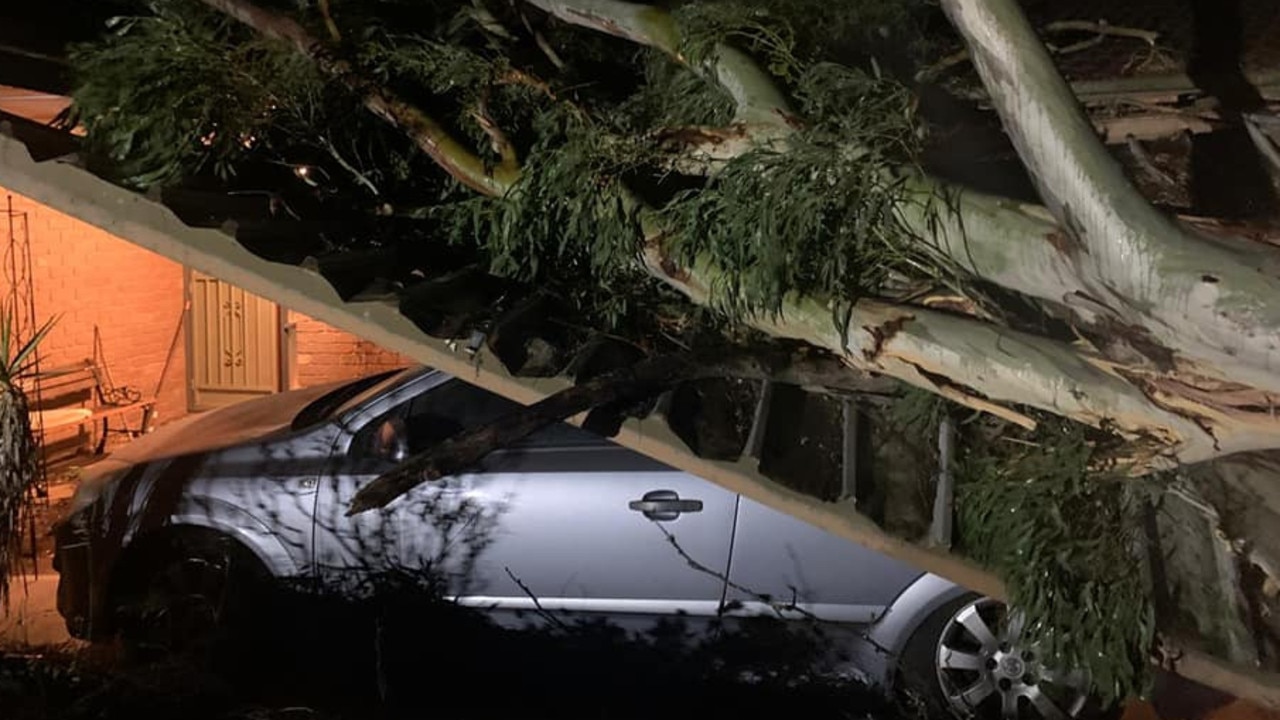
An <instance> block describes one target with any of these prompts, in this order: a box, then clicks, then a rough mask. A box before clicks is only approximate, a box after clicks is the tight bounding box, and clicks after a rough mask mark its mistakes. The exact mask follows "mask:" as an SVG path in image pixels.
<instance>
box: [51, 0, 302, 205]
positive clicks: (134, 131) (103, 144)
mask: <svg viewBox="0 0 1280 720" xmlns="http://www.w3.org/2000/svg"><path fill="white" fill-rule="evenodd" d="M151 8H152V10H153V11H154V12H153V14H147V15H139V16H135V17H119V18H116V19H115V20H114V21H113V23H112V28H111V32H110V34H109V35H107V36H106V37H105V38H104V39H103V40H102V41H101V42H98V43H94V44H91V45H79V46H75V47H73V48H72V49H71V53H70V58H71V62H72V65H73V66H74V68H75V70H76V78H77V83H76V85H75V87H74V89H73V91H72V97H73V99H74V117H73V120H74V121H77V122H80V123H82V124H83V125H84V127H85V129H86V131H87V135H88V141H89V143H90V148H91V150H93V151H95V152H96V153H97V154H98V155H100V156H101V157H104V158H106V159H107V160H108V161H109V162H110V163H111V170H112V172H113V173H114V174H115V175H116V176H118V177H119V178H121V179H122V180H123V181H125V182H127V183H129V184H131V185H136V186H142V187H145V186H149V185H152V184H155V183H158V182H162V181H166V180H170V179H172V178H174V177H177V176H179V175H183V174H187V173H191V172H195V171H197V170H199V169H201V168H203V167H204V166H205V165H207V164H209V165H212V166H213V169H214V170H215V171H217V172H218V173H219V174H220V175H224V176H225V175H228V174H230V173H232V172H233V171H234V168H235V162H236V160H238V159H239V158H241V157H243V156H244V155H245V153H246V152H247V151H248V150H250V149H251V148H253V147H254V146H255V145H256V144H257V143H258V142H260V141H261V139H262V135H264V134H265V133H267V132H269V131H270V130H271V129H272V128H273V127H274V126H275V125H276V124H277V123H278V122H279V117H278V116H279V110H280V108H281V106H283V105H291V104H295V103H299V102H310V101H311V100H310V99H311V98H314V97H315V96H316V95H317V94H318V93H319V92H320V90H321V87H322V80H321V78H320V77H319V75H318V73H317V71H316V69H315V67H314V65H313V64H312V63H311V62H310V61H309V60H308V59H306V58H304V57H302V56H301V55H299V54H298V53H296V52H293V51H292V50H291V49H290V48H287V47H285V46H283V45H281V44H280V43H277V42H274V41H270V40H264V39H261V38H260V37H258V36H256V35H254V34H252V33H250V32H248V31H246V30H245V29H243V28H242V27H241V26H239V25H238V24H236V23H235V22H234V21H232V20H230V19H228V18H226V17H224V16H222V15H220V14H218V13H216V12H214V11H212V10H209V9H207V8H204V7H203V6H201V5H200V4H199V3H190V2H172V1H169V0H157V2H154V3H152V4H151Z"/></svg>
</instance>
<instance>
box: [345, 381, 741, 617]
mask: <svg viewBox="0 0 1280 720" xmlns="http://www.w3.org/2000/svg"><path fill="white" fill-rule="evenodd" d="M517 408H518V406H517V405H515V404H514V403H512V402H510V401H508V400H505V399H504V398H501V397H500V396H497V395H494V394H492V393H488V392H486V391H484V390H481V389H479V388H476V387H474V386H471V385H468V384H466V383H463V382H461V381H458V380H452V379H450V380H448V381H446V382H444V383H442V384H440V385H439V386H437V387H434V388H431V389H430V390H428V391H426V392H424V393H422V394H420V395H419V396H417V397H415V398H413V399H412V400H411V401H409V402H407V403H403V404H402V405H401V406H399V407H398V408H396V409H395V410H393V411H391V412H389V413H386V414H384V415H383V416H380V417H379V418H376V419H374V420H373V421H372V422H370V423H369V424H368V425H366V426H365V427H362V428H360V429H359V430H358V431H357V433H356V434H357V438H356V439H355V440H354V441H353V442H352V444H351V451H350V452H349V453H348V457H345V458H343V459H342V460H341V465H342V470H340V471H339V472H338V473H335V478H334V481H333V482H330V483H328V485H329V487H331V488H333V493H334V496H333V497H332V498H331V499H324V500H323V502H325V503H326V504H327V503H330V502H332V503H336V504H338V505H342V506H345V504H346V503H348V502H349V500H350V496H351V495H353V494H354V492H355V491H357V490H358V489H359V487H361V486H363V484H364V483H367V482H369V481H371V480H372V479H373V477H374V476H376V474H378V473H380V472H383V471H385V470H386V469H389V468H390V467H392V466H394V461H393V460H388V459H385V458H384V459H378V458H377V457H376V455H377V453H376V452H371V451H370V450H369V449H368V447H369V443H370V442H371V441H369V440H366V439H365V438H369V437H373V436H375V435H376V434H377V433H376V431H375V430H372V429H371V428H380V427H385V424H386V423H390V424H392V425H395V424H396V423H399V424H400V425H399V427H400V428H401V430H402V431H403V432H404V433H405V435H406V437H407V443H408V446H409V448H408V449H409V451H410V452H420V451H422V450H424V449H427V448H429V447H431V446H432V445H433V444H434V443H437V442H439V441H440V440H441V439H443V438H445V437H448V436H449V435H452V434H453V433H455V432H457V431H458V430H459V429H462V428H465V427H475V426H477V425H478V424H481V423H484V422H487V421H490V420H492V419H494V418H496V417H499V416H501V415H503V414H505V413H508V412H511V411H512V410H514V409H517ZM735 508H736V496H735V495H734V494H733V493H730V492H728V491H726V490H723V489H721V488H719V487H718V486H716V485H713V484H712V483H709V482H706V481H704V480H701V479H699V478H695V477H692V476H689V475H686V474H683V473H680V472H676V471H674V470H672V469H670V468H667V467H666V466H663V465H661V464H658V463H655V462H653V461H651V460H649V459H647V458H644V457H642V456H639V455H637V454H635V453H632V452H630V451H627V450H625V449H623V448H620V447H618V446H616V445H614V444H613V443H610V442H608V441H605V440H602V439H600V438H598V437H597V436H594V435H591V434H589V433H586V432H584V431H581V430H579V429H576V428H573V427H570V426H568V425H563V424H560V425H556V426H553V427H551V428H548V429H546V430H544V431H542V432H540V433H537V434H536V435H535V436H533V437H531V438H529V439H528V440H527V441H525V442H523V443H521V444H519V445H518V446H516V447H512V448H508V449H505V450H502V451H499V452H495V453H493V454H491V455H490V456H489V457H488V458H486V459H485V461H484V462H483V463H481V465H480V466H479V467H477V468H475V469H474V470H473V471H471V472H468V473H463V474H459V475H456V476H454V477H450V478H446V479H443V480H441V481H437V482H433V483H427V484H423V485H420V486H419V487H418V488H416V489H414V490H413V491H412V492H410V493H409V494H407V495H406V496H404V497H402V498H400V499H398V500H396V501H395V502H393V503H392V504H391V505H389V506H388V507H387V508H385V509H384V510H383V511H381V512H380V513H379V512H377V511H375V512H372V513H366V514H362V515H357V516H355V518H352V519H349V521H350V523H351V525H350V526H349V527H347V528H346V531H345V535H346V537H347V538H348V542H347V545H348V546H353V547H355V548H356V552H355V553H351V552H347V553H346V554H345V557H346V558H347V561H348V562H351V561H360V562H363V561H368V562H369V565H370V566H371V567H373V568H378V569H384V570H393V571H394V572H396V573H397V574H399V575H401V576H409V577H417V578H420V579H422V580H424V581H425V582H430V583H435V584H436V587H438V588H440V589H442V590H444V591H445V592H446V594H448V595H450V596H452V597H455V598H457V600H458V601H459V602H460V603H462V604H465V605H470V606H474V607H478V608H484V609H486V610H488V611H490V612H492V613H493V616H494V618H495V619H497V620H499V621H501V622H504V623H508V624H522V623H524V622H525V621H538V620H539V619H540V618H542V617H543V615H542V614H543V613H569V614H576V615H578V616H583V617H596V618H599V617H604V618H608V619H609V620H610V621H611V622H616V623H618V624H621V625H624V626H626V627H628V628H631V629H638V628H640V627H643V626H645V625H648V624H650V623H652V622H653V621H654V620H656V619H658V618H662V617H668V616H677V615H679V616H682V617H684V618H685V619H686V620H687V622H688V624H689V625H690V627H691V629H695V630H701V629H705V628H706V627H708V626H709V624H708V622H707V621H709V620H711V619H713V618H715V617H716V616H717V614H718V611H719V609H720V603H721V601H722V599H723V593H724V576H725V573H726V572H727V570H728V564H729V549H730V545H731V538H732V534H733V522H734V513H735ZM365 548H367V549H369V550H370V552H366V551H365V550H364V549H365ZM360 555H363V556H364V557H363V558H362V559H357V556H360ZM691 559H692V560H693V561H694V562H691ZM695 565H696V567H695Z"/></svg>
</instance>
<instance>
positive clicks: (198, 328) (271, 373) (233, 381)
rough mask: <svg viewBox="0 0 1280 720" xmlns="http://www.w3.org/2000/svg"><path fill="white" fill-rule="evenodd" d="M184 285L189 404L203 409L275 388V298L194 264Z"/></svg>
mask: <svg viewBox="0 0 1280 720" xmlns="http://www.w3.org/2000/svg"><path fill="white" fill-rule="evenodd" d="M187 288H188V297H189V298H190V300H191V305H190V322H189V323H188V325H187V327H188V328H189V335H188V348H189V352H188V354H187V358H188V363H187V365H188V368H189V369H188V373H189V375H190V378H191V384H190V388H191V397H190V400H191V408H192V409H193V410H206V409H209V408H214V407H220V406H223V405H230V404H232V403H235V402H239V401H241V400H247V399H249V398H254V397H258V396H261V395H270V394H271V393H274V392H277V391H278V390H280V313H279V309H278V308H277V306H276V304H275V303H273V302H271V301H270V300H266V299H263V298H261V297H258V296H257V295H254V294H252V293H249V292H246V291H244V290H242V289H240V288H238V287H236V286H234V285H231V284H230V283H226V282H223V281H221V280H218V279H217V278H214V277H210V276H208V275H203V274H201V273H198V272H195V271H194V270H193V271H190V273H189V274H188V280H187Z"/></svg>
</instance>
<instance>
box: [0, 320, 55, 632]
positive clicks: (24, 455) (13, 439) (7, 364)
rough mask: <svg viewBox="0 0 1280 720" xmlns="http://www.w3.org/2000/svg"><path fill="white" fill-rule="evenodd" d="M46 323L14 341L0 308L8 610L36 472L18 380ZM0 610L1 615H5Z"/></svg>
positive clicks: (4, 602)
mask: <svg viewBox="0 0 1280 720" xmlns="http://www.w3.org/2000/svg"><path fill="white" fill-rule="evenodd" d="M54 322H55V319H50V320H49V321H48V322H46V323H45V324H44V325H42V326H40V327H39V328H37V329H36V331H35V332H34V333H32V335H31V337H29V338H27V339H26V340H24V341H22V342H21V343H19V342H17V340H18V338H16V337H15V325H14V311H13V308H11V307H9V306H3V307H0V606H2V607H3V608H4V610H3V611H7V609H8V605H9V575H10V573H11V571H12V570H13V561H14V557H15V555H14V551H15V549H16V548H17V535H18V531H19V525H18V521H19V518H20V516H21V513H22V505H23V502H24V501H25V500H26V496H27V491H28V489H29V488H30V486H31V483H32V481H34V480H35V477H36V470H37V464H36V463H37V455H36V442H35V438H34V437H33V436H32V434H31V418H30V414H29V413H28V406H27V399H26V396H25V395H24V394H23V391H22V388H20V387H18V385H17V381H18V380H19V379H21V378H22V376H23V375H25V374H26V373H27V372H28V370H29V369H30V368H31V364H32V361H33V360H34V357H33V355H34V353H35V351H36V348H37V347H38V346H39V345H40V343H41V342H42V341H43V340H44V338H45V336H46V335H48V334H49V330H50V329H52V327H53V324H54ZM3 611H0V612H3Z"/></svg>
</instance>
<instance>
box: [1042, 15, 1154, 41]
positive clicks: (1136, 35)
mask: <svg viewBox="0 0 1280 720" xmlns="http://www.w3.org/2000/svg"><path fill="white" fill-rule="evenodd" d="M1043 29H1044V32H1051V33H1056V32H1090V33H1095V34H1097V35H1099V36H1105V35H1110V36H1112V37H1127V38H1133V39H1135V40H1141V41H1143V42H1145V43H1146V44H1148V45H1151V46H1153V47H1154V46H1155V44H1156V41H1157V40H1159V39H1160V33H1158V32H1156V31H1155V30H1143V29H1142V28H1134V27H1125V26H1123V25H1112V24H1111V23H1109V22H1107V21H1106V20H1099V21H1097V22H1094V21H1092V20H1056V21H1054V22H1051V23H1049V24H1048V25H1045V26H1044V28H1043Z"/></svg>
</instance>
